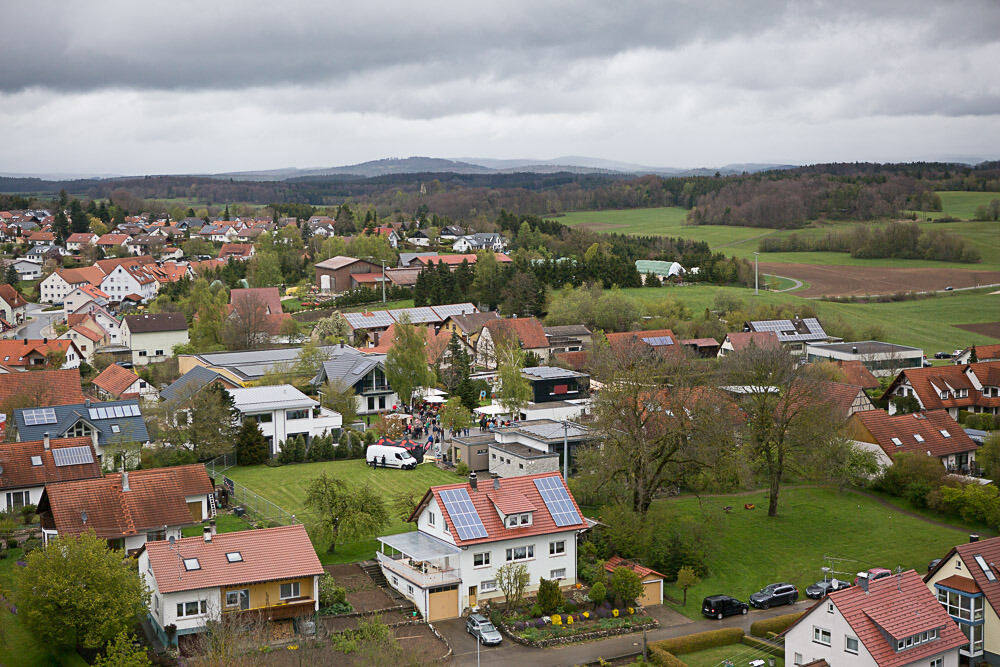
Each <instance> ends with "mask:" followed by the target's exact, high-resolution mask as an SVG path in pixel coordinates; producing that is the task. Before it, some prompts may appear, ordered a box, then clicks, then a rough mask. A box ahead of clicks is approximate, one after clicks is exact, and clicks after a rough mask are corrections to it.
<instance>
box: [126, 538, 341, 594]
mask: <svg viewBox="0 0 1000 667" xmlns="http://www.w3.org/2000/svg"><path fill="white" fill-rule="evenodd" d="M145 548H146V553H147V554H148V555H149V564H150V566H152V568H153V576H154V577H155V578H156V586H157V588H158V589H159V591H160V593H174V592H177V591H188V590H194V589H196V588H217V587H220V586H234V585H237V584H250V583H255V582H261V581H275V580H278V579H294V578H298V577H309V576H314V575H319V574H323V566H322V565H321V564H320V562H319V558H317V557H316V550H315V549H314V548H313V545H312V543H311V542H310V541H309V535H308V534H307V533H306V529H305V526H303V525H302V524H295V525H292V526H279V527H277V528H265V529H263V530H241V531H239V532H235V533H220V534H218V535H216V536H215V537H213V538H212V541H211V542H206V541H205V540H204V538H203V537H186V538H184V539H181V540H177V542H176V543H175V544H174V546H173V548H171V546H170V543H169V542H165V541H157V542H147V543H146V547H145ZM234 551H238V552H239V553H240V555H241V556H242V557H243V560H242V561H239V562H236V563H230V562H229V559H228V558H227V557H226V554H227V553H232V552H234ZM178 554H179V555H180V556H181V557H182V558H197V559H198V564H199V565H200V566H201V569H199V570H184V569H183V568H181V569H180V570H179V569H178V560H177V558H178Z"/></svg>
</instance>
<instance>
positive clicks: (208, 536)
mask: <svg viewBox="0 0 1000 667" xmlns="http://www.w3.org/2000/svg"><path fill="white" fill-rule="evenodd" d="M201 532H202V536H203V537H204V538H205V541H206V542H208V543H209V544H211V543H212V529H211V528H209V527H208V526H205V529H204V530H203V531H201Z"/></svg>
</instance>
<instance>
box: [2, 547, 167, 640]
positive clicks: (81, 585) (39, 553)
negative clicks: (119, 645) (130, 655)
mask: <svg viewBox="0 0 1000 667" xmlns="http://www.w3.org/2000/svg"><path fill="white" fill-rule="evenodd" d="M25 560H26V561H27V566H26V567H25V568H24V570H23V571H22V572H21V573H20V575H19V576H18V585H17V592H16V594H15V600H16V602H17V607H18V616H19V618H20V619H21V620H22V622H23V623H24V624H25V625H26V626H27V627H28V628H29V629H30V631H31V634H32V636H33V637H34V638H35V639H36V640H38V641H39V642H41V643H42V644H46V645H48V646H52V647H65V648H75V647H78V646H79V647H83V648H87V649H100V648H103V647H104V646H105V645H106V644H107V643H108V642H109V641H111V640H112V639H114V637H115V636H117V635H118V634H119V633H121V632H123V631H127V630H129V629H130V628H131V627H132V626H133V625H134V624H135V623H136V622H137V621H138V619H139V617H140V616H141V615H142V614H144V613H145V612H146V603H147V602H148V600H149V591H148V590H147V589H146V586H145V584H144V583H143V580H142V578H141V577H140V576H139V575H138V573H137V572H136V571H135V569H134V568H133V567H132V566H131V565H130V562H129V560H128V559H126V558H125V554H124V552H122V551H113V550H111V549H109V548H108V543H107V541H106V540H102V539H99V538H97V537H96V536H95V535H94V534H93V533H92V532H90V533H86V534H84V535H79V536H67V537H61V538H59V539H58V540H57V541H56V542H55V543H54V544H52V545H49V547H48V548H47V549H37V550H35V551H32V552H31V553H30V554H28V555H27V556H26V558H25Z"/></svg>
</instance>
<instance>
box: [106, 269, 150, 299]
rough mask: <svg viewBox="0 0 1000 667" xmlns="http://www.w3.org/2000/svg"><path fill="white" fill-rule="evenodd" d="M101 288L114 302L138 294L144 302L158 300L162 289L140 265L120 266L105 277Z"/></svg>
mask: <svg viewBox="0 0 1000 667" xmlns="http://www.w3.org/2000/svg"><path fill="white" fill-rule="evenodd" d="M100 286H101V291H102V292H104V293H105V294H107V295H108V296H110V297H111V300H112V301H121V300H122V299H124V298H125V297H126V296H128V295H129V294H138V295H139V296H140V297H142V300H143V301H144V302H145V301H150V300H152V299H154V298H156V293H157V292H158V291H159V289H160V283H159V281H158V280H156V278H154V277H153V276H152V275H151V274H150V273H149V272H147V271H146V270H145V269H144V268H143V267H142V265H139V264H129V265H126V264H119V265H118V266H116V267H115V268H114V269H112V270H111V272H110V273H108V275H106V276H104V278H103V279H102V280H101V282H100Z"/></svg>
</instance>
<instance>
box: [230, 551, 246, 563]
mask: <svg viewBox="0 0 1000 667" xmlns="http://www.w3.org/2000/svg"><path fill="white" fill-rule="evenodd" d="M226 560H228V561H229V562H230V563H242V562H243V554H241V553H240V552H239V551H230V552H228V553H227V554H226Z"/></svg>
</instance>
